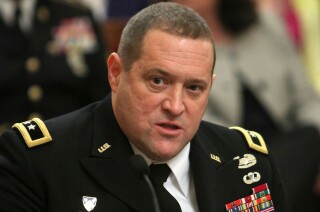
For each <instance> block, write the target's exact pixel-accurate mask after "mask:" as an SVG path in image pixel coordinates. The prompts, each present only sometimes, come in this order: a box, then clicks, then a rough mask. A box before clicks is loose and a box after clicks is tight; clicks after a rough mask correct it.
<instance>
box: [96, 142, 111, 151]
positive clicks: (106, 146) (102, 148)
mask: <svg viewBox="0 0 320 212" xmlns="http://www.w3.org/2000/svg"><path fill="white" fill-rule="evenodd" d="M110 147H111V145H109V144H108V143H105V144H103V145H102V146H101V147H99V148H98V151H99V152H100V153H103V152H104V151H106V150H107V149H109V148H110Z"/></svg>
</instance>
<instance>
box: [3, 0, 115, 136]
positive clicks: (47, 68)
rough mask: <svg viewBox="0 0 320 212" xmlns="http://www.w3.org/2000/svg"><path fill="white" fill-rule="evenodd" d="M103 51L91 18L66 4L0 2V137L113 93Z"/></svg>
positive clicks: (62, 1) (63, 0)
mask: <svg viewBox="0 0 320 212" xmlns="http://www.w3.org/2000/svg"><path fill="white" fill-rule="evenodd" d="M103 46H104V45H103V44H102V43H101V38H100V34H99V31H98V28H97V26H96V25H95V23H94V21H93V19H92V16H91V13H90V11H89V10H88V9H86V8H85V7H82V6H80V5H79V3H72V1H67V0H59V1H57V0H56V1H54V0H39V1H37V0H2V1H1V2H0V134H1V133H2V131H3V130H4V129H6V128H8V127H11V125H12V123H14V122H17V121H21V120H25V119H28V118H32V117H40V118H44V119H48V118H51V117H54V116H57V115H59V114H63V113H66V112H69V111H72V110H74V109H77V108H80V107H82V106H84V105H86V104H88V103H90V102H92V101H95V100H98V99H101V97H103V96H105V94H107V93H108V92H109V91H110V87H109V84H108V83H107V69H106V65H105V58H104V53H105V50H104V47H103Z"/></svg>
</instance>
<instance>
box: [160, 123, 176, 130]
mask: <svg viewBox="0 0 320 212" xmlns="http://www.w3.org/2000/svg"><path fill="white" fill-rule="evenodd" d="M160 126H161V127H163V128H167V129H172V130H176V129H179V127H178V126H176V125H172V124H160Z"/></svg>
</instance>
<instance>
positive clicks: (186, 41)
mask: <svg viewBox="0 0 320 212" xmlns="http://www.w3.org/2000/svg"><path fill="white" fill-rule="evenodd" d="M141 50H142V57H149V58H150V59H159V60H167V61H168V62H170V61H171V62H175V63H179V64H181V65H185V66H202V68H205V67H206V68H209V69H210V71H211V69H212V66H213V58H214V57H213V54H214V51H213V44H212V43H211V42H210V41H208V40H205V39H199V38H198V39H193V38H188V37H181V36H178V35H173V34H170V33H167V32H164V31H161V30H158V29H152V30H150V31H149V32H147V33H146V35H145V37H144V39H143V42H142V49H141ZM207 66H208V67H207Z"/></svg>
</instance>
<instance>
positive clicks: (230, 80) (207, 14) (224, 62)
mask: <svg viewBox="0 0 320 212" xmlns="http://www.w3.org/2000/svg"><path fill="white" fill-rule="evenodd" d="M175 2H178V3H181V4H184V5H186V6H189V7H191V8H193V9H195V10H196V11H197V12H199V13H200V14H201V15H202V16H203V17H204V18H205V20H206V21H207V22H208V23H209V26H210V27H211V29H212V33H213V37H214V38H215V40H216V51H217V58H218V60H217V64H216V71H217V75H218V77H217V80H216V83H215V84H214V86H213V89H212V92H211V94H210V98H209V104H208V107H207V111H206V114H205V116H204V119H205V120H209V121H213V122H217V123H220V124H223V125H226V126H232V125H240V126H243V127H244V128H247V129H253V130H255V131H258V132H261V133H262V135H263V136H264V137H265V138H266V141H267V144H268V145H269V146H270V148H271V149H272V150H273V153H274V154H275V158H276V160H277V163H278V164H279V168H280V172H281V174H282V177H283V181H284V184H285V186H286V189H287V192H288V201H289V203H290V205H291V211H316V208H317V205H316V203H317V201H318V200H317V199H316V196H315V195H314V193H313V186H314V182H315V177H316V174H317V171H318V165H319V151H320V150H319V146H320V141H319V130H320V97H319V96H318V95H317V94H316V92H315V90H314V88H313V87H312V86H311V84H310V82H309V81H308V79H307V77H306V72H305V68H304V67H303V65H302V63H301V61H300V58H299V55H298V53H297V51H296V49H295V47H294V45H293V43H292V40H291V39H290V38H289V37H288V34H287V31H286V29H285V27H284V25H283V24H282V22H281V19H279V17H278V16H277V15H274V14H273V13H263V12H261V13H260V12H259V11H260V10H258V9H257V8H258V7H257V5H256V3H258V2H260V1H253V0H200V1H196V2H195V1H191V0H176V1H175ZM262 2H263V1H262ZM222 94H223V95H222ZM271 141H272V143H271Z"/></svg>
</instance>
